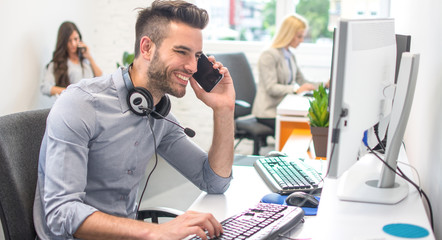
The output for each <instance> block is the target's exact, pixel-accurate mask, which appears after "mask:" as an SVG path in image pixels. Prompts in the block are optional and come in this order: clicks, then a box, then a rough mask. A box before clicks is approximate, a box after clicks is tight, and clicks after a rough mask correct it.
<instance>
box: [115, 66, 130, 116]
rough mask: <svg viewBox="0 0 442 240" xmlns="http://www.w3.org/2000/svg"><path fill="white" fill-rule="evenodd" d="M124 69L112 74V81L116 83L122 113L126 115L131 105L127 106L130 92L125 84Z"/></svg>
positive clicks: (120, 68)
mask: <svg viewBox="0 0 442 240" xmlns="http://www.w3.org/2000/svg"><path fill="white" fill-rule="evenodd" d="M123 68H124V67H119V68H118V69H117V71H115V72H114V73H113V74H112V80H113V81H114V85H115V87H116V91H117V95H118V100H119V101H120V107H121V112H122V113H125V112H127V111H128V110H129V105H128V104H127V95H128V94H129V90H127V88H126V85H125V84H124V80H123Z"/></svg>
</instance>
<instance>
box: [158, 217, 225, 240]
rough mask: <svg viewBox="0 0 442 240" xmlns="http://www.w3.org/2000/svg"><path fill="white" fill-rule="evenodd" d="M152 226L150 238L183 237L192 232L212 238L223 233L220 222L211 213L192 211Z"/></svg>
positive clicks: (203, 237)
mask: <svg viewBox="0 0 442 240" xmlns="http://www.w3.org/2000/svg"><path fill="white" fill-rule="evenodd" d="M154 226H155V227H154V229H153V234H154V236H153V238H152V239H183V238H185V237H187V236H190V235H194V234H196V235H197V236H199V237H200V238H202V239H207V236H210V237H211V238H213V237H215V236H219V235H220V234H221V233H223V228H222V226H221V224H220V223H219V222H218V221H217V220H216V219H215V217H213V215H212V214H210V213H198V212H193V211H187V212H186V213H184V214H182V215H180V216H178V217H176V218H175V219H173V220H171V221H169V222H166V223H163V224H159V225H154ZM205 231H207V233H208V234H207V235H206V232H205Z"/></svg>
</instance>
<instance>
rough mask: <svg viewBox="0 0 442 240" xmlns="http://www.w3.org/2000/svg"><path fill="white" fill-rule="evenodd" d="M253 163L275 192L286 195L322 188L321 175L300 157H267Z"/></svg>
mask: <svg viewBox="0 0 442 240" xmlns="http://www.w3.org/2000/svg"><path fill="white" fill-rule="evenodd" d="M253 165H254V166H255V169H256V170H257V171H258V173H259V175H260V176H261V177H262V178H263V179H264V181H265V182H266V184H267V185H268V186H269V187H270V189H271V190H272V191H273V192H276V193H279V194H284V195H286V194H290V193H292V192H297V191H302V192H310V191H312V190H320V189H321V188H322V187H321V186H322V184H321V183H322V178H321V175H320V174H319V173H318V172H317V171H316V170H315V169H314V168H313V167H311V166H309V165H308V164H306V163H304V162H303V161H301V160H299V159H293V158H289V157H266V158H260V159H258V160H256V162H255V163H254V164H253Z"/></svg>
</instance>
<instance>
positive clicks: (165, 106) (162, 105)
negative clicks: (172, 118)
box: [151, 95, 171, 119]
mask: <svg viewBox="0 0 442 240" xmlns="http://www.w3.org/2000/svg"><path fill="white" fill-rule="evenodd" d="M170 107H171V104H170V99H169V97H168V96H167V95H164V97H162V98H161V100H160V102H159V103H158V104H157V105H156V106H155V112H152V113H151V115H152V117H154V118H156V119H162V118H164V117H166V116H167V115H168V114H169V112H170ZM158 114H160V116H159V115H158Z"/></svg>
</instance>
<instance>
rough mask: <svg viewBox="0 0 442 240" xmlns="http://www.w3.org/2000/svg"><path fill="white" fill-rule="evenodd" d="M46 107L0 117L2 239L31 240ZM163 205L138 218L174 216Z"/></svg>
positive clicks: (34, 235) (145, 211)
mask: <svg viewBox="0 0 442 240" xmlns="http://www.w3.org/2000/svg"><path fill="white" fill-rule="evenodd" d="M48 114H49V109H43V110H34V111H26V112H20V113H14V114H10V115H6V116H2V117H0V189H1V191H0V220H1V222H2V226H3V232H4V236H5V240H15V239H21V240H27V239H29V240H34V239H35V237H36V232H35V229H34V221H33V214H32V213H33V205H34V196H35V188H36V184H37V165H38V156H39V152H40V144H41V140H42V139H43V135H44V131H45V128H46V118H47V116H48ZM180 213H181V212H179V211H176V210H175V211H171V210H170V209H166V208H156V209H150V208H149V209H143V210H141V211H139V214H138V218H139V219H145V218H152V222H157V223H158V217H176V216H177V215H178V214H180Z"/></svg>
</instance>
